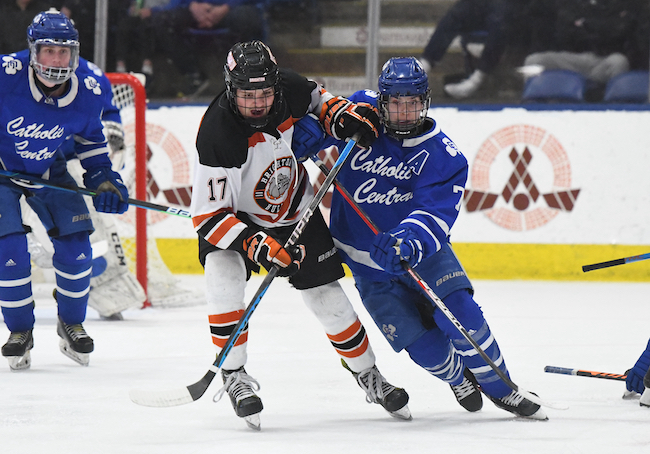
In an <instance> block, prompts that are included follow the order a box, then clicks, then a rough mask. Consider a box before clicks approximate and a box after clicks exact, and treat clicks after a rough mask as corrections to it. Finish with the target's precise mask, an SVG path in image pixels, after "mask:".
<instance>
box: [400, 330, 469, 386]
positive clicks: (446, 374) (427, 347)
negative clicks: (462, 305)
mask: <svg viewBox="0 0 650 454" xmlns="http://www.w3.org/2000/svg"><path fill="white" fill-rule="evenodd" d="M406 351H407V352H408V354H409V356H410V357H411V359H412V360H413V361H414V362H415V363H416V364H417V365H419V366H420V367H422V368H424V369H425V370H426V371H427V372H429V373H430V374H431V375H433V376H435V377H438V378H439V379H440V380H442V381H444V382H445V383H449V384H450V385H458V384H460V383H461V382H462V381H463V369H464V367H465V366H464V365H463V361H462V358H461V356H460V355H458V353H457V352H456V350H455V349H454V347H453V346H452V345H451V342H450V341H449V338H448V337H447V336H445V334H444V333H443V332H442V331H440V330H439V329H438V328H435V329H432V330H429V331H427V332H426V333H425V334H424V335H423V336H421V337H420V338H419V339H418V340H416V341H415V342H413V343H412V344H411V345H409V346H407V347H406Z"/></svg>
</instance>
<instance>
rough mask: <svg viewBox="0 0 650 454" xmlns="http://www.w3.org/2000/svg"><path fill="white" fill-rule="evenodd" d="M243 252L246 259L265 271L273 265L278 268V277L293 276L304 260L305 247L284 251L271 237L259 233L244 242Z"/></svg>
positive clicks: (298, 246) (299, 246)
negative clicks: (257, 264)
mask: <svg viewBox="0 0 650 454" xmlns="http://www.w3.org/2000/svg"><path fill="white" fill-rule="evenodd" d="M244 251H246V254H247V255H248V258H249V259H251V260H252V261H253V262H255V263H259V264H260V265H262V266H263V267H264V268H265V269H266V270H267V271H269V270H270V269H271V267H272V266H273V265H277V266H278V267H279V270H278V276H281V277H288V276H293V275H294V274H296V273H297V272H298V270H300V264H301V263H302V261H303V260H304V259H305V246H303V245H302V244H299V245H295V246H292V247H290V248H287V249H285V248H284V247H282V245H281V244H280V243H278V242H277V241H276V240H275V239H274V238H273V237H272V236H269V235H268V234H266V233H264V232H262V231H259V232H257V233H255V234H254V235H252V236H250V237H249V238H247V239H245V240H244Z"/></svg>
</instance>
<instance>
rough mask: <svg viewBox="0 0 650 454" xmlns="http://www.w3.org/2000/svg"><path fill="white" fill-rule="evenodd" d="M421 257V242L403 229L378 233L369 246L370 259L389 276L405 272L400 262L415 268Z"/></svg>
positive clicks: (409, 231) (422, 254)
mask: <svg viewBox="0 0 650 454" xmlns="http://www.w3.org/2000/svg"><path fill="white" fill-rule="evenodd" d="M423 256H424V252H423V249H422V242H421V241H420V240H419V239H418V237H417V236H416V235H415V234H414V233H413V232H412V231H411V230H409V229H406V228H403V227H398V228H395V229H393V230H391V231H389V232H382V233H378V234H377V236H375V239H374V241H373V242H372V245H371V246H370V258H371V259H373V260H374V261H375V263H376V264H377V265H379V266H381V267H382V268H383V269H384V270H385V271H386V272H388V273H391V274H403V273H405V272H406V271H405V270H404V268H403V267H402V264H401V261H402V260H404V261H405V262H407V263H408V264H409V265H411V266H412V267H415V266H417V265H418V264H419V263H420V262H421V261H422V257H423Z"/></svg>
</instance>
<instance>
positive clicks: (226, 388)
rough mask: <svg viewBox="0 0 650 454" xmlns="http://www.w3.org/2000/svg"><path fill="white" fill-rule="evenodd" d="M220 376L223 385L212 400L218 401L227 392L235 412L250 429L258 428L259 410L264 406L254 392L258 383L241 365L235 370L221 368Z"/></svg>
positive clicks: (258, 386) (257, 387)
mask: <svg viewBox="0 0 650 454" xmlns="http://www.w3.org/2000/svg"><path fill="white" fill-rule="evenodd" d="M221 376H222V378H223V387H222V388H221V389H220V390H219V391H218V392H217V394H215V396H214V399H213V401H214V402H218V401H219V399H221V396H223V394H224V393H228V396H230V402H231V403H232V408H233V409H234V410H235V414H236V415H237V416H239V417H240V418H244V420H245V421H246V424H248V427H250V428H251V429H253V430H260V429H261V426H260V412H261V411H262V409H263V408H264V406H263V405H262V399H260V398H259V397H258V396H257V395H256V394H255V391H258V390H259V389H260V384H259V383H258V382H257V380H255V379H254V378H253V377H251V376H250V375H248V374H247V373H246V370H245V369H244V367H243V366H242V367H240V368H239V369H237V370H222V371H221Z"/></svg>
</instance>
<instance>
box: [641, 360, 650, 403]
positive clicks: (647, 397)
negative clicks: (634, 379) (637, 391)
mask: <svg viewBox="0 0 650 454" xmlns="http://www.w3.org/2000/svg"><path fill="white" fill-rule="evenodd" d="M643 386H645V389H644V390H643V394H641V399H640V400H639V405H641V406H642V407H650V369H649V370H648V372H646V373H645V377H643Z"/></svg>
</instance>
